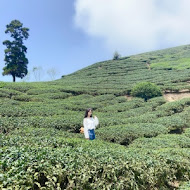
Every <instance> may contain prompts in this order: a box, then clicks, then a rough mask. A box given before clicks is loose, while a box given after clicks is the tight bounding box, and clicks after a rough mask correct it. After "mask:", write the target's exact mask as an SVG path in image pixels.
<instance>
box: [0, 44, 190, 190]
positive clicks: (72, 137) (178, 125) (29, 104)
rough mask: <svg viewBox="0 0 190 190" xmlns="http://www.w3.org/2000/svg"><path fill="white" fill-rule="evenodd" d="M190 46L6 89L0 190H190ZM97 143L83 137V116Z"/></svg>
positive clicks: (0, 92)
mask: <svg viewBox="0 0 190 190" xmlns="http://www.w3.org/2000/svg"><path fill="white" fill-rule="evenodd" d="M142 81H148V82H153V83H155V84H157V85H158V86H159V87H160V88H161V89H162V91H163V93H164V92H168V91H169V92H175V93H177V92H179V93H180V92H181V90H184V89H185V90H186V91H189V90H190V85H189V82H190V45H186V46H180V47H176V48H170V49H165V50H160V51H154V52H149V53H144V54H139V55H133V56H128V57H122V58H121V59H119V60H108V61H103V62H100V63H96V64H94V65H91V66H89V67H86V68H84V69H82V70H79V71H77V72H75V73H72V74H70V75H67V76H63V77H62V79H59V80H56V81H51V82H38V83H37V82H36V83H24V82H23V83H22V82H21V83H8V82H7V83H4V82H1V83H0V103H1V104H0V189H31V190H36V189H57V190H59V189H81V190H84V189H89V190H91V189H119V190H122V189H123V190H125V189H129V190H130V189H131V190H133V189H136V190H143V189H144V190H145V189H177V188H179V189H190V182H189V179H190V98H185V99H181V100H179V101H174V102H167V101H166V100H165V99H164V97H163V96H161V97H157V98H152V99H150V100H148V101H147V102H145V101H144V100H143V99H141V98H134V97H133V98H128V96H129V95H130V92H131V90H132V88H133V86H134V85H135V84H137V83H138V82H142ZM89 107H91V108H93V110H94V113H93V114H94V115H96V116H97V117H98V118H99V120H100V125H99V126H98V128H97V129H96V140H94V141H87V140H85V139H84V135H83V134H80V133H79V129H80V127H81V126H82V121H83V117H84V112H85V110H86V109H87V108H89Z"/></svg>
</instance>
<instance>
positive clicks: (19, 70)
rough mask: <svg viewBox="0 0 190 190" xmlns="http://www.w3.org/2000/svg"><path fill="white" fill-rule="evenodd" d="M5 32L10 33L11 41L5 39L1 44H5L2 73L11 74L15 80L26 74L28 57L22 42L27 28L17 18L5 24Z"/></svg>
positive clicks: (26, 33)
mask: <svg viewBox="0 0 190 190" xmlns="http://www.w3.org/2000/svg"><path fill="white" fill-rule="evenodd" d="M6 28H7V29H6V30H5V33H6V34H10V36H11V37H12V38H14V40H13V41H10V40H5V41H4V42H3V45H5V46H6V49H5V50H4V51H5V59H4V61H5V65H6V66H5V67H4V68H3V73H2V74H3V75H12V77H13V82H15V81H16V77H18V78H21V79H22V78H23V77H25V76H26V75H27V73H28V69H27V64H28V59H27V58H26V56H25V54H26V53H27V48H26V46H25V45H24V43H23V40H26V39H28V36H29V33H28V31H29V29H28V28H25V27H23V24H22V23H21V22H20V21H19V20H13V21H11V23H10V24H8V25H6Z"/></svg>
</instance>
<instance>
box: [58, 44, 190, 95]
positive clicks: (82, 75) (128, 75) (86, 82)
mask: <svg viewBox="0 0 190 190" xmlns="http://www.w3.org/2000/svg"><path fill="white" fill-rule="evenodd" d="M58 81H59V82H60V83H62V84H63V85H64V86H65V87H66V88H68V89H70V88H72V90H76V91H79V92H80V91H88V92H94V91H95V92H96V93H98V94H104V93H115V94H120V95H121V94H122V95H124V94H129V93H130V91H131V88H132V87H133V85H135V84H136V83H138V82H141V81H150V82H153V83H155V84H157V85H159V86H160V87H161V88H162V89H163V90H170V91H179V90H181V89H190V86H189V82H190V45H184V46H179V47H174V48H169V49H164V50H159V51H153V52H148V53H143V54H138V55H133V56H128V57H122V58H120V59H119V60H108V61H103V62H99V63H95V64H93V65H91V66H88V67H86V68H84V69H81V70H79V71H77V72H75V73H72V74H70V75H67V76H65V77H63V79H61V80H58ZM58 81H57V82H58Z"/></svg>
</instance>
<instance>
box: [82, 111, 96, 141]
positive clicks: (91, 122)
mask: <svg viewBox="0 0 190 190" xmlns="http://www.w3.org/2000/svg"><path fill="white" fill-rule="evenodd" d="M98 124H99V121H98V118H97V117H96V116H94V117H92V109H91V108H89V109H87V110H86V112H85V116H84V119H83V126H84V136H85V138H86V139H90V140H94V139H95V128H96V126H97V125H98Z"/></svg>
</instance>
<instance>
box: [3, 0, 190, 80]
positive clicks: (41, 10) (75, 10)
mask: <svg viewBox="0 0 190 190" xmlns="http://www.w3.org/2000/svg"><path fill="white" fill-rule="evenodd" d="M189 7H190V2H189V0H40V1H39V0H38V1H37V0H27V1H24V0H9V1H7V0H0V69H2V68H3V67H4V65H5V64H4V61H3V60H4V49H5V46H3V45H2V42H3V41H4V40H6V39H9V35H8V34H5V33H4V31H5V29H6V25H7V24H9V23H10V22H11V21H12V20H15V19H17V20H20V21H21V22H22V23H23V26H24V27H28V28H29V29H30V31H29V34H30V36H29V38H28V40H27V41H25V45H26V46H27V48H28V53H27V58H28V60H29V64H28V70H29V73H30V75H29V77H28V78H26V79H25V80H26V81H35V80H36V78H35V77H34V73H33V72H32V70H33V68H34V67H38V68H41V69H39V73H40V80H41V81H45V80H46V81H47V80H51V77H50V76H49V75H48V73H47V72H48V70H52V69H53V70H54V71H56V79H57V78H60V77H61V76H62V75H67V74H70V73H72V72H75V71H77V70H79V69H82V68H84V67H86V66H88V65H91V64H93V63H96V62H99V61H103V60H108V59H112V57H113V53H114V51H115V50H117V51H118V52H119V53H120V54H121V55H122V56H128V55H132V54H137V53H142V52H147V51H152V50H157V49H163V48H168V47H173V46H178V45H183V44H189V43H190V35H189V34H190V27H189V26H188V25H189V20H190V12H189ZM1 73H2V70H0V81H12V77H11V76H6V77H5V76H2V75H1ZM17 81H20V80H19V79H18V78H17Z"/></svg>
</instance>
